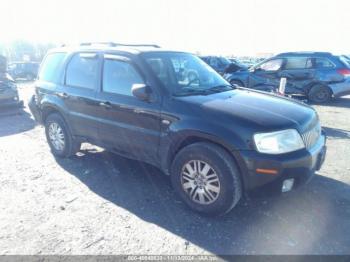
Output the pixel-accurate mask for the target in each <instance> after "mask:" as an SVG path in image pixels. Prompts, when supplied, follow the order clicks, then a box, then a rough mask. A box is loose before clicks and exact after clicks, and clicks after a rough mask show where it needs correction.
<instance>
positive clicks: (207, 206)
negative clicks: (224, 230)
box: [171, 142, 242, 216]
mask: <svg viewBox="0 0 350 262" xmlns="http://www.w3.org/2000/svg"><path fill="white" fill-rule="evenodd" d="M196 163H197V170H198V163H200V164H199V166H200V168H199V170H202V172H199V174H197V175H202V173H203V174H204V173H205V169H206V170H207V176H206V178H207V179H204V181H205V182H204V183H205V185H203V184H202V185H200V183H199V182H201V181H200V180H198V179H199V178H193V177H195V175H189V176H188V175H187V174H190V173H191V172H190V168H189V167H188V165H190V166H191V168H192V169H194V168H195V165H196ZM205 164H207V165H209V167H210V168H211V169H209V171H208V167H207V166H205ZM213 172H214V173H213ZM215 174H216V178H217V180H218V182H216V178H214V177H213V176H214V175H215ZM189 177H191V179H189ZM171 182H172V185H173V188H174V190H175V191H176V193H177V194H178V195H179V196H180V198H181V199H182V200H183V201H184V202H185V203H186V204H187V205H188V206H189V207H190V208H192V209H193V210H195V211H197V212H199V213H201V214H205V215H210V216H218V215H223V214H226V213H227V212H229V211H230V210H231V209H232V208H233V207H234V206H235V205H236V204H237V203H238V201H239V200H240V198H241V196H242V183H241V180H240V174H239V171H238V168H237V166H236V164H235V162H234V159H233V158H232V157H231V156H230V155H229V154H228V153H227V152H226V151H225V150H224V149H223V148H221V147H219V146H217V145H215V144H211V143H206V142H200V143H195V144H192V145H189V146H186V147H185V148H183V149H182V150H181V151H180V152H179V153H178V154H177V155H176V156H175V159H174V161H173V163H172V166H171ZM196 182H197V184H196V185H195V183H196ZM201 183H202V182H201ZM189 185H191V186H192V187H191V188H188V187H189ZM200 186H202V188H200ZM208 187H209V188H210V189H208ZM213 187H214V188H215V187H216V189H215V190H214V191H212V190H211V189H212V188H213ZM185 188H187V190H186V189H185ZM218 188H219V189H218ZM208 192H209V193H208ZM216 192H218V193H216ZM191 193H192V194H191ZM200 195H202V197H200ZM203 195H205V196H203ZM207 196H210V197H209V198H208V197H207ZM210 198H211V199H210ZM201 200H202V203H200V201H201ZM203 200H204V202H205V201H207V203H204V202H203Z"/></svg>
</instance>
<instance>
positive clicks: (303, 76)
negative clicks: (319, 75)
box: [279, 56, 315, 94]
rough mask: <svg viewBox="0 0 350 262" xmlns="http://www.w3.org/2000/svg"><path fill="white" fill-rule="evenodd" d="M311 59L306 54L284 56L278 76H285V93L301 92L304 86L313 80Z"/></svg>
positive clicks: (313, 71) (313, 72)
mask: <svg viewBox="0 0 350 262" xmlns="http://www.w3.org/2000/svg"><path fill="white" fill-rule="evenodd" d="M312 60H313V59H312V58H311V57H308V56H295V57H286V62H285V64H284V65H283V68H282V70H281V72H280V75H279V77H280V78H282V77H284V78H286V79H287V84H286V93H292V94H298V93H301V94H303V90H304V87H305V86H307V85H308V84H309V83H310V82H312V81H313V79H314V76H315V70H314V68H313V61H312Z"/></svg>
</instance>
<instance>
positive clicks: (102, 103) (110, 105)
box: [99, 101, 112, 108]
mask: <svg viewBox="0 0 350 262" xmlns="http://www.w3.org/2000/svg"><path fill="white" fill-rule="evenodd" d="M99 105H100V106H103V107H105V108H111V107H112V104H111V103H110V102H108V101H106V102H100V103H99Z"/></svg>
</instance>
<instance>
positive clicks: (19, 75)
mask: <svg viewBox="0 0 350 262" xmlns="http://www.w3.org/2000/svg"><path fill="white" fill-rule="evenodd" d="M39 65H40V64H39V63H36V62H13V63H11V64H9V68H8V72H9V74H10V75H11V77H12V78H13V79H25V80H28V81H33V80H34V79H35V78H36V76H37V74H38V70H39Z"/></svg>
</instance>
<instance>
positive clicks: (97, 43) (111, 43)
mask: <svg viewBox="0 0 350 262" xmlns="http://www.w3.org/2000/svg"><path fill="white" fill-rule="evenodd" d="M80 45H81V46H91V45H107V46H112V47H116V46H131V47H138V46H139V47H141V46H145V47H154V48H160V46H159V45H153V44H121V43H115V42H85V43H81V44H80Z"/></svg>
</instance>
